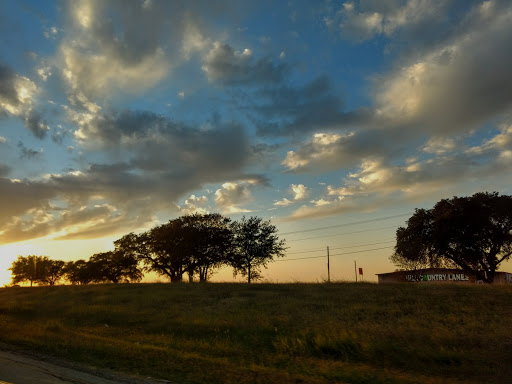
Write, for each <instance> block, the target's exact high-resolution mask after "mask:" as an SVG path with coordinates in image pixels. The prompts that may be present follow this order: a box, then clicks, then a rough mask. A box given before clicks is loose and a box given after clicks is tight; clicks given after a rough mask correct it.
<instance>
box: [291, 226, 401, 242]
mask: <svg viewBox="0 0 512 384" xmlns="http://www.w3.org/2000/svg"><path fill="white" fill-rule="evenodd" d="M389 228H396V225H391V226H388V227H380V228H373V229H363V230H361V231H354V232H342V233H334V234H332V235H323V236H315V237H306V238H304V239H292V240H286V242H287V243H289V242H292V241H304V240H313V239H321V238H324V237H332V236H342V235H352V234H354V233H363V232H372V231H378V230H380V229H389Z"/></svg>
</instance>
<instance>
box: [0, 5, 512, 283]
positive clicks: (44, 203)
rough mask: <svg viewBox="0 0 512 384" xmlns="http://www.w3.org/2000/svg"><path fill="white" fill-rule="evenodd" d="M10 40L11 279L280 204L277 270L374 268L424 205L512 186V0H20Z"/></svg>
mask: <svg viewBox="0 0 512 384" xmlns="http://www.w3.org/2000/svg"><path fill="white" fill-rule="evenodd" d="M0 37H1V38H0V212H1V215H0V284H6V283H8V282H9V278H10V273H9V272H8V271H7V268H9V266H10V265H11V263H12V261H13V260H14V259H15V258H16V257H17V256H18V255H28V254H36V255H47V256H50V257H51V258H53V259H60V260H66V261H68V260H76V259H80V258H82V259H87V258H88V257H90V256H92V255H93V254H94V253H98V252H105V251H109V250H111V249H113V244H112V242H113V241H114V240H116V239H118V238H120V237H122V236H123V235H125V234H127V233H130V232H135V233H140V232H142V231H145V230H147V229H149V228H152V227H154V226H155V225H158V224H161V223H165V222H167V221H168V220H171V219H173V218H176V217H179V216H182V215H185V214H190V213H206V212H219V213H221V214H224V215H226V216H229V217H231V218H232V219H233V220H236V219H239V218H240V217H242V216H243V215H245V216H258V217H262V218H264V219H265V220H271V222H272V223H273V224H274V225H275V226H276V227H277V229H278V230H279V235H280V236H281V238H284V239H286V242H287V246H288V247H289V249H288V250H287V255H286V257H285V258H283V259H279V261H276V262H274V263H273V264H271V265H270V266H269V268H268V270H264V273H263V277H264V279H265V280H266V281H273V282H290V281H312V282H315V281H325V279H327V277H328V274H327V247H329V255H330V277H331V280H346V281H352V280H354V279H355V277H356V273H355V267H357V268H359V267H362V268H363V271H364V275H363V276H359V277H358V278H359V279H361V278H362V279H363V280H367V281H375V280H376V277H375V274H376V273H384V272H390V271H393V270H394V269H395V267H394V266H393V265H392V264H391V263H390V262H389V260H388V258H389V256H390V255H391V254H392V252H393V245H394V240H395V233H396V229H397V228H398V227H399V226H403V225H405V222H406V220H407V218H408V217H410V216H411V215H412V214H413V213H414V209H415V208H431V207H432V206H433V205H434V204H435V203H436V202H437V201H438V200H440V199H443V198H450V197H453V196H470V195H472V194H473V193H476V192H480V191H489V192H491V191H497V192H499V193H502V194H512V187H511V175H512V172H511V171H512V49H511V47H512V2H510V1H508V0H503V1H501V0H488V1H477V0H474V1H466V0H360V1H348V0H347V1H329V0H317V1H295V0H289V1H264V0H262V1H257V2H256V1H215V2H213V1H191V2H178V1H157V0H143V1H121V0H118V1H115V0H112V1H104V0H102V1H94V0H83V1H40V0H37V1H35V0H34V1H28V0H27V1H24V0H21V1H18V0H16V1H14V0H3V1H1V2H0ZM502 270H505V271H512V264H505V265H504V266H503V268H502ZM238 279H240V278H238ZM213 280H214V281H234V280H233V276H232V272H231V270H230V269H229V268H226V269H223V270H221V271H219V272H218V273H217V274H216V275H215V276H214V277H213Z"/></svg>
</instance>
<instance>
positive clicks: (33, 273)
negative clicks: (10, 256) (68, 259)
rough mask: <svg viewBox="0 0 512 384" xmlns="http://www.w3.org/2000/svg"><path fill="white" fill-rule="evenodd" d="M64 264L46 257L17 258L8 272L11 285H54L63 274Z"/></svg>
mask: <svg viewBox="0 0 512 384" xmlns="http://www.w3.org/2000/svg"><path fill="white" fill-rule="evenodd" d="M64 265H65V263H64V262H63V261H61V260H51V259H50V258H49V257H48V256H35V255H30V256H26V257H23V256H18V258H17V259H16V260H15V261H14V262H13V263H12V265H11V268H9V270H10V271H11V274H12V283H13V284H18V283H23V282H30V286H32V285H33V284H34V283H35V284H43V285H46V284H48V285H54V284H55V283H56V282H57V281H59V280H60V279H61V277H62V276H63V274H64Z"/></svg>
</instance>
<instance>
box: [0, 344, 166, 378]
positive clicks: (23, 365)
mask: <svg viewBox="0 0 512 384" xmlns="http://www.w3.org/2000/svg"><path fill="white" fill-rule="evenodd" d="M66 383H72V384H127V383H131V384H138V383H140V384H156V383H170V382H169V381H159V380H149V379H148V380H142V379H135V378H131V379H130V378H128V376H127V377H126V378H124V379H123V380H110V379H107V378H105V377H101V376H96V375H94V374H92V373H86V372H82V371H79V370H76V369H72V368H68V367H64V366H60V365H56V364H53V363H49V362H46V361H40V360H37V359H34V358H31V357H28V356H25V355H23V354H20V353H16V352H9V351H1V350H0V384H66Z"/></svg>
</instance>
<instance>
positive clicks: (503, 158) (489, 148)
mask: <svg viewBox="0 0 512 384" xmlns="http://www.w3.org/2000/svg"><path fill="white" fill-rule="evenodd" d="M433 152H434V151H433ZM433 154H434V156H433V157H426V158H424V159H417V158H409V159H407V160H406V161H402V162H401V164H396V163H392V162H391V161H390V160H389V159H386V158H384V157H370V158H367V159H364V160H363V161H361V163H360V166H359V169H358V170H357V171H356V172H353V173H349V174H348V176H347V177H346V178H345V179H344V180H343V182H342V184H341V185H340V186H333V185H328V186H327V187H326V190H325V194H324V195H323V196H321V197H319V198H318V199H316V200H313V201H311V203H312V204H313V205H310V206H302V207H300V208H299V209H297V210H296V211H295V212H294V213H292V214H291V215H290V216H289V217H288V219H289V220H296V219H304V218H310V217H324V216H331V215H336V214H340V213H346V212H355V211H358V210H361V209H365V210H366V209H370V210H371V209H376V208H377V207H379V206H382V205H393V204H395V205H399V204H402V203H404V202H412V201H419V200H422V199H425V198H428V199H434V198H436V196H437V197H438V198H441V197H446V194H445V193H444V191H447V190H449V191H451V192H450V193H456V189H457V188H460V184H461V183H469V184H470V183H471V182H472V181H477V180H481V179H482V178H485V179H486V180H492V179H493V178H502V177H503V175H508V174H509V173H510V171H511V170H512V128H511V127H510V126H509V125H504V126H503V127H502V128H501V130H500V132H499V133H497V134H496V135H495V136H494V137H493V138H491V139H485V140H483V142H482V144H481V145H479V146H473V147H470V148H466V147H464V146H459V147H456V148H451V149H450V151H443V150H440V151H435V152H434V153H433ZM457 186H459V187H457ZM452 191H453V192H452Z"/></svg>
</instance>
